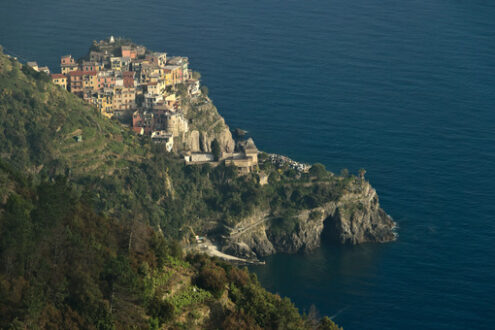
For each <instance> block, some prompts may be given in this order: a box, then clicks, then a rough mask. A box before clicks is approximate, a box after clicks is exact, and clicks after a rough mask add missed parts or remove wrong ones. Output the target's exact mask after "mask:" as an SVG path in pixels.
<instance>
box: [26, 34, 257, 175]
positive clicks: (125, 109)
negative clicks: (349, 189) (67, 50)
mask: <svg viewBox="0 0 495 330" xmlns="http://www.w3.org/2000/svg"><path fill="white" fill-rule="evenodd" d="M27 64H28V65H29V66H31V67H32V68H33V69H34V70H36V71H40V72H45V73H48V74H49V73H50V72H49V69H48V68H47V67H38V65H37V63H36V62H28V63H27ZM50 76H51V80H52V82H53V83H54V84H56V85H58V86H60V88H62V89H65V90H67V91H69V92H71V93H73V94H75V95H77V96H79V97H80V98H82V99H83V100H85V101H86V102H88V103H90V104H93V105H94V106H95V107H96V108H97V109H98V110H99V112H100V113H101V115H102V116H105V117H108V118H117V119H121V120H122V119H124V118H130V120H129V121H130V123H131V125H132V130H133V131H134V132H135V133H136V134H139V135H145V136H149V137H150V138H151V140H152V141H153V142H155V143H162V144H164V145H165V147H166V150H167V151H169V152H172V151H175V152H177V153H180V154H181V155H182V156H183V157H184V160H185V162H186V163H187V164H198V163H211V164H214V165H215V164H218V162H219V161H225V163H226V164H227V165H232V166H235V167H237V168H238V169H239V172H241V173H249V172H251V171H252V170H254V169H256V168H257V165H258V157H257V156H258V149H257V148H256V146H255V144H254V141H253V140H252V139H248V140H245V141H238V143H237V145H236V146H235V147H229V146H227V147H224V148H220V150H218V141H216V142H213V141H212V142H210V143H208V144H211V145H207V146H206V148H204V147H203V148H202V149H205V150H188V149H190V148H187V147H183V146H181V145H180V141H183V140H184V139H185V133H187V132H188V131H189V129H190V122H189V121H188V120H187V119H186V117H185V115H184V111H183V107H182V103H183V100H184V99H186V98H187V99H188V100H189V101H190V100H197V101H195V102H196V104H197V107H198V108H201V105H202V101H201V100H199V98H200V97H203V98H206V99H207V95H202V94H204V93H202V91H201V88H200V81H199V77H200V75H199V74H198V73H196V72H193V71H192V70H191V69H190V68H189V59H188V58H187V57H179V56H176V57H168V56H167V53H165V52H151V51H149V50H148V49H146V48H145V47H144V46H140V45H135V44H133V43H132V42H130V41H128V40H124V39H116V38H114V37H110V38H108V39H107V40H102V41H99V42H96V41H95V42H93V45H92V47H91V48H90V51H89V53H88V54H87V55H86V56H85V57H83V58H81V59H78V60H76V59H75V58H74V57H72V55H64V56H62V57H61V58H60V73H52V74H51V75H50ZM207 101H209V99H207ZM190 133H196V134H193V135H197V136H196V139H197V140H198V141H199V140H201V137H200V136H199V134H197V133H198V132H190ZM199 133H201V132H199ZM228 139H230V140H232V138H231V136H230V133H229V137H228ZM174 143H175V148H174ZM203 143H204V141H203ZM214 143H216V144H217V146H213V144H214ZM195 144H198V143H195ZM231 144H232V145H234V142H232V143H231ZM193 149H199V148H193ZM214 149H215V150H214Z"/></svg>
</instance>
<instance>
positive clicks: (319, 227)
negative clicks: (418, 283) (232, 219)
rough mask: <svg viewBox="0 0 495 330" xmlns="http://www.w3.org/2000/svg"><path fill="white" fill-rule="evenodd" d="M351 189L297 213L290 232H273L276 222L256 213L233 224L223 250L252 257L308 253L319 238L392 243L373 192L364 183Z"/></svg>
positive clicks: (391, 233) (391, 227)
mask: <svg viewBox="0 0 495 330" xmlns="http://www.w3.org/2000/svg"><path fill="white" fill-rule="evenodd" d="M352 188H353V189H352V190H351V191H346V192H345V193H344V194H343V195H342V196H341V197H340V198H338V199H337V200H336V201H332V202H328V203H326V204H325V205H323V206H322V207H317V208H314V209H306V210H302V211H300V212H299V213H298V214H297V215H296V216H294V218H293V221H294V225H293V226H292V228H293V230H291V231H278V230H276V224H275V221H276V220H277V219H276V218H275V217H270V216H269V215H268V211H265V212H263V211H259V212H256V213H255V214H253V215H252V216H250V217H248V218H246V219H243V220H242V221H241V222H239V223H238V224H237V225H236V227H235V228H234V229H233V230H232V232H231V233H230V235H229V236H227V238H226V239H225V241H224V245H223V250H224V251H225V252H226V253H232V254H235V255H238V256H242V257H248V258H253V257H262V256H267V255H270V254H273V253H276V252H282V253H296V252H299V251H311V250H313V249H315V248H317V247H319V246H320V244H321V240H322V238H323V239H325V240H330V241H333V242H336V243H341V244H361V243H366V242H379V243H383V242H389V241H393V240H395V238H396V234H395V231H394V229H395V222H394V221H393V220H392V218H391V217H390V216H389V215H387V214H386V213H385V211H383V209H381V207H380V204H379V200H378V195H377V194H376V191H375V189H373V188H372V187H371V185H370V184H369V183H367V182H365V181H360V183H359V184H356V185H353V187H352Z"/></svg>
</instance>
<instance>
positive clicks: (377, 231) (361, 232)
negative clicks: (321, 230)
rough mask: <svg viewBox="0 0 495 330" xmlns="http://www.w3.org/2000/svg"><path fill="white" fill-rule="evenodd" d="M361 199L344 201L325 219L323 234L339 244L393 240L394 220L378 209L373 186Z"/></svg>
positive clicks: (376, 196) (394, 236)
mask: <svg viewBox="0 0 495 330" xmlns="http://www.w3.org/2000/svg"><path fill="white" fill-rule="evenodd" d="M369 188H370V189H369V191H368V193H367V194H366V195H364V196H363V198H361V199H357V200H355V199H354V200H352V199H351V200H343V201H341V202H340V203H339V206H338V208H337V211H336V213H335V214H334V215H333V216H332V217H331V218H330V219H328V220H327V222H326V227H325V235H326V236H327V237H328V238H330V239H332V240H334V241H336V242H340V243H342V244H353V245H354V244H361V243H367V242H377V243H384V242H389V241H393V240H395V239H396V233H395V230H394V229H395V226H396V225H395V222H394V221H393V220H392V218H391V217H390V216H389V215H388V214H387V213H386V212H385V211H384V210H383V209H381V208H380V205H379V202H378V195H377V194H376V191H375V189H373V188H371V187H369Z"/></svg>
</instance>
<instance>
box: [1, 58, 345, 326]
mask: <svg viewBox="0 0 495 330" xmlns="http://www.w3.org/2000/svg"><path fill="white" fill-rule="evenodd" d="M81 139H82V140H81ZM279 181H280V178H276V180H275V182H279ZM282 193H283V192H280V193H278V192H277V191H276V186H270V185H269V186H268V187H265V188H263V187H261V186H260V185H259V184H258V181H257V178H256V175H251V176H245V177H239V176H237V175H236V172H235V170H234V169H232V168H229V167H225V166H219V167H217V168H214V169H213V168H210V167H209V166H207V165H205V166H201V167H186V166H184V165H183V163H182V162H181V161H180V160H179V159H178V158H177V157H176V156H174V155H173V154H168V153H166V152H165V151H164V150H163V149H162V148H161V147H159V146H153V145H152V144H151V143H150V141H149V140H148V139H146V138H139V137H137V136H134V135H133V134H132V133H131V132H130V130H128V129H127V128H126V127H123V126H121V125H120V124H119V123H118V122H115V121H111V120H107V119H103V118H100V116H99V115H98V113H97V112H96V111H95V109H93V108H92V107H90V106H88V105H86V104H84V103H83V102H82V101H81V100H79V99H78V98H76V97H75V96H73V95H71V94H69V93H68V92H66V91H62V90H61V89H59V88H58V87H56V86H54V85H52V84H51V83H50V81H49V79H48V77H47V76H45V75H44V74H42V73H38V72H35V71H33V70H31V69H30V68H28V67H26V66H22V65H21V64H20V63H18V62H17V61H15V60H13V59H12V58H9V57H7V56H6V55H4V54H1V53H0V238H1V240H0V327H1V328H12V329H24V328H29V329H31V328H51V329H78V328H80V329H88V328H89V329H92V328H98V329H113V328H122V329H128V328H153V329H156V328H160V327H164V328H173V329H177V328H178V329H181V328H182V329H192V328H213V329H216V328H225V329H241V328H242V329H258V328H269V329H304V328H320V329H334V328H336V326H335V325H334V324H333V323H332V322H331V321H330V320H329V319H328V318H324V319H322V320H321V321H318V320H316V319H315V318H314V317H309V318H308V317H303V316H301V315H300V314H299V312H298V311H297V309H296V308H295V307H294V306H293V304H292V303H291V302H290V301H289V300H288V299H286V298H284V299H282V298H280V297H279V296H277V295H274V294H271V293H268V292H267V291H265V290H264V289H263V288H262V287H261V286H260V285H259V283H258V282H257V280H256V277H255V276H254V275H252V274H249V273H248V272H247V271H246V270H242V269H239V268H236V267H234V266H232V265H230V264H226V263H223V262H220V261H218V260H213V259H211V258H209V257H206V256H202V255H189V256H185V255H184V253H183V252H182V249H181V245H180V243H179V242H178V241H177V240H175V239H179V238H181V237H182V236H183V232H182V231H181V229H182V228H183V226H184V225H185V224H186V223H191V224H193V225H196V226H197V227H198V228H210V227H211V228H217V227H218V226H219V223H221V222H228V221H234V219H235V218H236V217H240V216H243V215H244V214H248V213H249V212H250V211H251V210H252V209H253V208H255V207H256V206H257V205H261V204H263V203H264V205H268V204H270V203H271V202H273V200H277V198H286V197H282V196H283V195H282ZM287 200H289V199H287ZM174 238H175V239H174Z"/></svg>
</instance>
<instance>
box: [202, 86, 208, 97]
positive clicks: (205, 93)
mask: <svg viewBox="0 0 495 330" xmlns="http://www.w3.org/2000/svg"><path fill="white" fill-rule="evenodd" d="M200 90H201V93H202V94H203V95H204V96H208V92H209V90H208V87H206V86H204V85H203V86H201V88H200Z"/></svg>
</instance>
